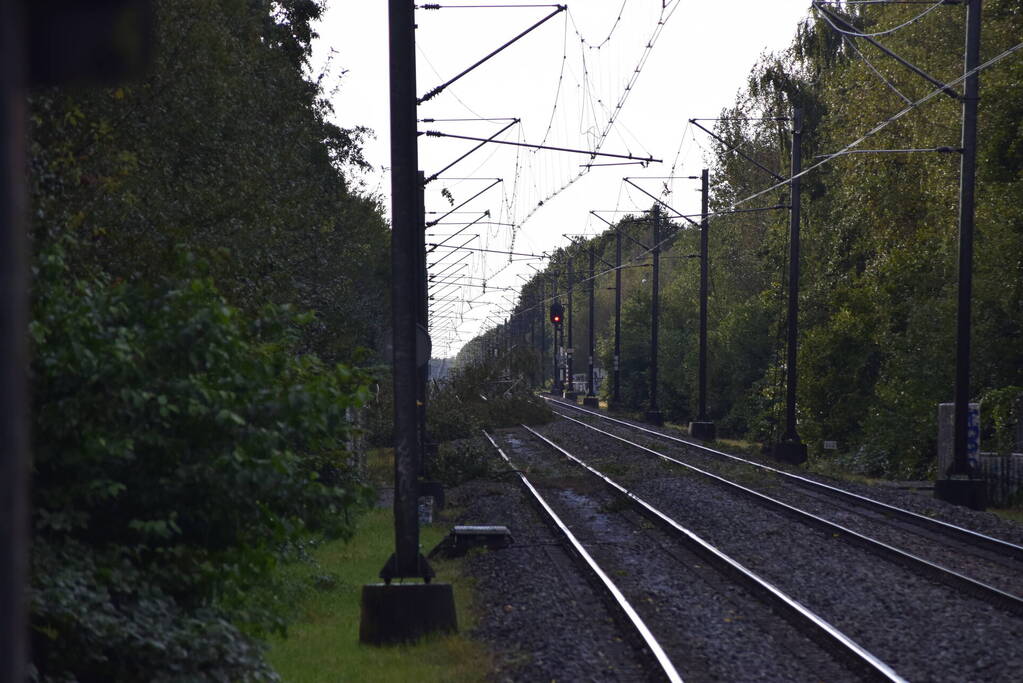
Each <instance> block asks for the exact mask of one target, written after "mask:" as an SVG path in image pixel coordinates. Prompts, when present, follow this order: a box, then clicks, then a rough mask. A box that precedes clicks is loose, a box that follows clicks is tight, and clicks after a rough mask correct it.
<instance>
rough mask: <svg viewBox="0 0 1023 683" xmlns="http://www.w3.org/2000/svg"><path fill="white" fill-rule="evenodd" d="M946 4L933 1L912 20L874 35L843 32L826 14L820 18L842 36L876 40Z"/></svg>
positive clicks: (944, 0)
mask: <svg viewBox="0 0 1023 683" xmlns="http://www.w3.org/2000/svg"><path fill="white" fill-rule="evenodd" d="M813 4H814V5H817V4H822V3H816V2H815V3H813ZM946 4H948V3H947V2H946V0H935V1H934V2H933V3H932V4H931V6H930V7H928V8H927V9H925V10H924V11H923V12H921V13H920V14H917V15H916V16H915V17H913V18H911V19H908V20H906V21H904V22H903V23H901V24H899V25H898V26H895V27H893V28H889V29H885V30H884V31H876V32H874V33H858V32H856V31H848V30H844V29H841V28H839V27H838V26H836V25H835V24H834V22H832V20H831V18H830V17H829V16H828V15H827V13H825V12H821V16H822V17H824V21H826V22H828V24H830V25H831V27H832V28H833V29H835V30H836V31H838V32H839V33H841V34H842V35H846V36H852V37H854V38H877V37H878V36H887V35H890V34H892V33H895V32H897V31H900V30H902V29H904V28H906V27H907V26H910V25H911V24H915V23H916V22H918V21H920V20H921V19H923V18H924V17H926V16H927V15H928V14H930V13H931V12H933V11H934V10H936V9H938V8H939V7H941V6H942V5H946Z"/></svg>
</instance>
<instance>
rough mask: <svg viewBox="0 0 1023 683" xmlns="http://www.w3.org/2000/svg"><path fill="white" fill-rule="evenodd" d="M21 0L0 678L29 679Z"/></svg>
mask: <svg viewBox="0 0 1023 683" xmlns="http://www.w3.org/2000/svg"><path fill="white" fill-rule="evenodd" d="M23 6H24V3H23V2H22V1H21V0H0V240H2V242H0V293H2V295H3V300H2V301H0V363H2V364H3V372H2V373H0V534H2V536H0V537H2V539H3V541H2V542H3V547H0V680H3V681H24V680H26V679H27V672H26V671H25V658H26V656H27V652H28V638H27V636H26V633H27V630H28V629H27V622H26V618H25V593H26V591H25V581H26V569H25V568H26V564H27V556H28V459H29V446H28V421H27V417H26V412H25V411H26V404H27V402H28V400H27V399H28V392H27V387H26V372H27V368H28V351H27V346H26V341H25V334H26V330H27V329H28V320H27V304H26V298H27V295H26V284H25V278H26V271H25V202H26V200H25V180H24V173H25V156H24V155H25V149H24V141H25V114H24V107H25V93H24V83H25V68H26V67H25V52H24V45H23V44H22V40H23V37H24V35H25V32H24V29H23V27H22V24H21V21H22V17H21V16H20V12H21V8H22V7H23Z"/></svg>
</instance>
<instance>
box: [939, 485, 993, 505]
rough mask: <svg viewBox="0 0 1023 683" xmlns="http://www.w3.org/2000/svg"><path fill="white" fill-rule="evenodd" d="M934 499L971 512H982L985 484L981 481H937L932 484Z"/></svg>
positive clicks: (985, 493)
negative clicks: (960, 506)
mask: <svg viewBox="0 0 1023 683" xmlns="http://www.w3.org/2000/svg"><path fill="white" fill-rule="evenodd" d="M934 497H935V498H937V499H938V500H943V501H945V502H946V503H952V504H953V505H962V506H963V507H968V508H970V509H971V510H984V509H985V508H986V507H987V483H986V482H985V481H984V480H983V479H938V480H937V481H935V482H934Z"/></svg>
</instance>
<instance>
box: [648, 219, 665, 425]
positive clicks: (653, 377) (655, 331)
mask: <svg viewBox="0 0 1023 683" xmlns="http://www.w3.org/2000/svg"><path fill="white" fill-rule="evenodd" d="M651 214H652V216H651V228H650V229H651V232H652V237H653V260H654V267H653V271H654V272H653V284H652V288H651V289H652V293H651V296H652V298H651V300H650V408H649V409H648V410H647V413H646V419H647V422H650V423H651V424H655V425H661V424H664V415H662V414H661V410H660V408H659V407H658V405H657V355H658V353H657V352H658V347H659V346H660V344H659V339H658V337H659V334H660V325H661V283H660V277H661V209H660V207H659V206H657V205H654V208H653V210H652V211H651Z"/></svg>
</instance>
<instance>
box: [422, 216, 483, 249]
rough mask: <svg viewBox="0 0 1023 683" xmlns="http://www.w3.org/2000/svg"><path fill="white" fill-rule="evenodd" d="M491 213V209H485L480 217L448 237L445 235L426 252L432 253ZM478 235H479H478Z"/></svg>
mask: <svg viewBox="0 0 1023 683" xmlns="http://www.w3.org/2000/svg"><path fill="white" fill-rule="evenodd" d="M489 215H490V212H489V211H484V212H483V213H482V214H480V217H479V218H477V219H476V220H474V221H472V222H471V223H468V224H467V225H465V226H464V227H462V228H461V229H459V230H456V231H455V232H453V233H451V234H450V235H448V236H447V237H445V238H444V239H443V240H441V241H440V242H438V243H437V244H434V245H433V246H432V247H431V248H430V249H428V250H427V252H426V253H430V252H431V251H433V250H434V249H436V248H437V247H440V246H443V244H444V243H445V242H447V241H448V240H449V239H451V238H452V237H457V236H458V235H459V234H460V233H462V232H464V231H466V230H468V229H469V228H471V227H472V226H473V225H475V224H476V223H478V222H479V221H481V220H483V219H484V218H486V217H487V216H489ZM476 237H479V235H476ZM466 244H468V242H466Z"/></svg>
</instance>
